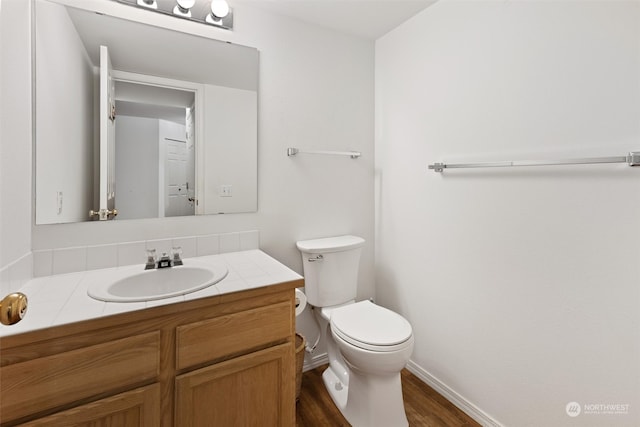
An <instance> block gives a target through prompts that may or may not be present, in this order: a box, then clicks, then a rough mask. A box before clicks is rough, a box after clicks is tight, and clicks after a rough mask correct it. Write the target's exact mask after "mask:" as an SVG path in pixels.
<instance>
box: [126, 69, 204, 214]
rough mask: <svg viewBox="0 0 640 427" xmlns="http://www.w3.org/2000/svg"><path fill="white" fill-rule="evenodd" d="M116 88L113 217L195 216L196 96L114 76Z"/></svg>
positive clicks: (191, 93) (187, 92)
mask: <svg viewBox="0 0 640 427" xmlns="http://www.w3.org/2000/svg"><path fill="white" fill-rule="evenodd" d="M115 92H116V111H117V120H116V129H115V131H116V148H115V150H116V158H115V165H116V168H115V175H116V176H115V178H116V181H115V188H116V189H117V199H116V200H117V203H118V205H117V206H118V211H119V214H118V218H119V219H136V218H154V217H169V216H184V215H194V214H195V200H196V199H195V197H196V195H195V141H194V138H193V136H194V134H193V129H194V127H195V122H194V120H195V111H194V109H195V94H194V93H193V92H189V91H183V90H178V89H171V88H166V87H161V86H154V85H150V84H149V85H148V84H138V83H134V82H128V81H118V80H116V83H115ZM140 170H144V171H146V173H145V174H140Z"/></svg>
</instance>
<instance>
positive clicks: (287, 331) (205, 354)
mask: <svg viewBox="0 0 640 427" xmlns="http://www.w3.org/2000/svg"><path fill="white" fill-rule="evenodd" d="M292 310H293V308H292V307H291V302H288V301H287V302H281V303H278V304H273V305H269V306H265V307H258V308H254V309H251V310H247V311H241V312H238V313H233V314H228V315H225V316H220V317H215V318H212V319H207V320H203V321H200V322H195V323H190V324H188V325H182V326H178V328H177V329H176V368H177V369H185V368H189V367H192V366H195V365H198V364H202V363H206V362H209V361H213V360H216V359H219V358H221V357H224V356H226V355H231V354H237V353H240V352H248V351H249V350H251V349H255V348H258V347H261V346H265V345H267V344H270V343H274V342H277V341H282V340H285V339H287V338H289V337H291V336H293V334H294V326H293V317H292Z"/></svg>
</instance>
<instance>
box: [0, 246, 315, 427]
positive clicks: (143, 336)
mask: <svg viewBox="0 0 640 427" xmlns="http://www.w3.org/2000/svg"><path fill="white" fill-rule="evenodd" d="M265 256H266V255H265ZM282 267H283V268H286V267H284V266H282ZM291 276H293V277H294V278H293V279H291V280H286V281H282V282H279V283H271V284H266V285H265V286H259V285H258V286H256V285H255V282H254V284H253V285H252V286H251V287H250V288H248V289H245V290H235V291H232V292H222V291H221V292H219V293H218V294H216V295H211V296H206V297H201V298H195V299H190V300H185V301H182V302H178V303H173V304H168V305H160V306H155V307H150V308H145V309H142V310H135V311H125V312H123V313H119V314H114V315H109V316H102V317H97V318H91V319H86V320H81V321H77V322H73V323H68V324H64V325H57V326H50V327H46V328H43V329H37V330H32V331H28V332H23V333H18V334H14V335H8V336H4V337H2V338H0V359H1V368H0V378H1V383H0V389H1V390H0V391H1V396H0V399H1V400H0V404H1V407H0V422H1V424H2V426H5V425H6V426H10V425H18V424H20V425H29V426H37V425H43V426H44V425H46V426H51V425H60V424H65V425H69V424H73V425H76V424H77V425H104V426H116V425H117V426H173V425H175V426H233V425H265V426H294V425H295V354H294V343H295V303H294V289H295V288H296V287H301V286H303V285H304V283H303V280H302V278H299V276H297V275H296V274H295V273H293V274H292V275H291ZM295 276H297V277H298V278H295ZM222 283H224V282H222Z"/></svg>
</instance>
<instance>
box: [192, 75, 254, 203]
mask: <svg viewBox="0 0 640 427" xmlns="http://www.w3.org/2000/svg"><path fill="white" fill-rule="evenodd" d="M203 117H205V120H204V136H205V141H204V147H203V148H202V150H201V151H200V152H201V153H202V155H203V158H204V161H203V163H201V166H202V169H203V170H202V172H201V174H202V179H203V187H204V191H203V197H202V198H203V200H201V203H202V204H203V205H204V206H203V211H204V213H205V214H212V213H214V214H216V213H229V212H254V211H256V210H257V207H258V206H257V200H258V194H257V185H256V183H257V181H258V158H257V155H256V136H257V135H258V129H257V127H258V123H257V117H258V104H257V94H256V92H255V91H253V90H244V89H235V88H230V87H224V86H214V85H205V86H204V114H203ZM199 175H200V174H199ZM222 185H225V186H227V185H230V186H231V196H230V197H228V196H225V197H222V196H221V194H220V186H222Z"/></svg>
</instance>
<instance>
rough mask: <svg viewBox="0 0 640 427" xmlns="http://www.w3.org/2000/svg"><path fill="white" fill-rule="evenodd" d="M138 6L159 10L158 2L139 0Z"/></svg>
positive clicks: (154, 0)
mask: <svg viewBox="0 0 640 427" xmlns="http://www.w3.org/2000/svg"><path fill="white" fill-rule="evenodd" d="M137 5H138V6H142V7H148V8H149V9H154V10H158V2H157V1H156V0H138V2H137Z"/></svg>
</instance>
